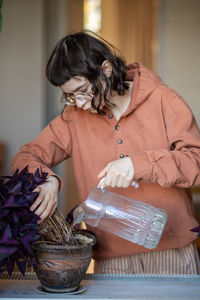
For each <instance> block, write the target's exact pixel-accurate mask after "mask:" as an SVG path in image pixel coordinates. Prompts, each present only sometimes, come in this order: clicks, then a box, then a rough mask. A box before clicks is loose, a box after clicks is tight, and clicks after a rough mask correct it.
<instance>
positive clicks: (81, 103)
mask: <svg viewBox="0 0 200 300" xmlns="http://www.w3.org/2000/svg"><path fill="white" fill-rule="evenodd" d="M84 104H85V101H82V100H79V99H76V106H77V107H78V108H82V107H83V105H84Z"/></svg>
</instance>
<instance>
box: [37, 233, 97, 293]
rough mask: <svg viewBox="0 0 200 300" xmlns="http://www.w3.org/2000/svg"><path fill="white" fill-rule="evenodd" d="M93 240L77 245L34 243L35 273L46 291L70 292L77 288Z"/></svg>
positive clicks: (87, 263) (88, 260)
mask: <svg viewBox="0 0 200 300" xmlns="http://www.w3.org/2000/svg"><path fill="white" fill-rule="evenodd" d="M94 244H95V238H94V239H93V242H91V243H89V244H84V243H82V242H81V243H80V244H78V245H48V244H43V243H37V244H36V245H34V254H35V258H36V266H35V267H34V270H35V273H36V274H37V277H38V279H39V281H40V283H41V286H42V288H43V289H45V290H46V291H48V292H55V293H59V292H60V293H61V292H71V291H75V290H76V289H78V287H79V285H80V282H81V280H82V279H83V278H84V276H85V273H86V271H87V269H88V267H89V264H90V261H91V258H92V246H93V245H94Z"/></svg>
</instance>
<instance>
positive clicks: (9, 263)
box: [6, 259, 15, 276]
mask: <svg viewBox="0 0 200 300" xmlns="http://www.w3.org/2000/svg"><path fill="white" fill-rule="evenodd" d="M14 265H15V262H14V261H13V260H11V259H8V260H7V262H6V268H7V271H8V274H9V275H10V276H11V275H12V271H13V269H14Z"/></svg>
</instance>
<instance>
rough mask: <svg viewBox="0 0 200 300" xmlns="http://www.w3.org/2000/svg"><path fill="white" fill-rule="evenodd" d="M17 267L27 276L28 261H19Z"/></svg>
mask: <svg viewBox="0 0 200 300" xmlns="http://www.w3.org/2000/svg"><path fill="white" fill-rule="evenodd" d="M17 266H18V268H19V270H20V272H21V273H22V274H23V275H25V271H26V261H25V260H21V261H19V260H17Z"/></svg>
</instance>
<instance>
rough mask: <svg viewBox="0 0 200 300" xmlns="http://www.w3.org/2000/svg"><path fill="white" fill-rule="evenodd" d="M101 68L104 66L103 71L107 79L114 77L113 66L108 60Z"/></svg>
mask: <svg viewBox="0 0 200 300" xmlns="http://www.w3.org/2000/svg"><path fill="white" fill-rule="evenodd" d="M101 66H102V70H103V73H104V75H105V76H106V77H107V78H110V77H111V75H112V65H111V63H110V62H109V61H108V60H104V62H103V63H102V65H101Z"/></svg>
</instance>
